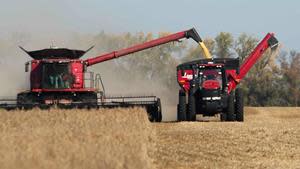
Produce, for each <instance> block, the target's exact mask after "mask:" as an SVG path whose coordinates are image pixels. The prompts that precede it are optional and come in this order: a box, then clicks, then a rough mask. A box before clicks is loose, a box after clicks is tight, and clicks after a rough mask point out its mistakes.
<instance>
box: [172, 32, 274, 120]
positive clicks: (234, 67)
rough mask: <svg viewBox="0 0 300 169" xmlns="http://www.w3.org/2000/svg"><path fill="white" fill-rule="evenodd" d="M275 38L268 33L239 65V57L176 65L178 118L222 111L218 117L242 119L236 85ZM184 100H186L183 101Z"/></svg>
mask: <svg viewBox="0 0 300 169" xmlns="http://www.w3.org/2000/svg"><path fill="white" fill-rule="evenodd" d="M277 46H278V41H277V39H276V38H275V37H274V34H272V33H269V34H267V35H266V36H265V38H264V39H263V40H262V41H261V42H260V43H259V44H258V45H257V47H256V48H255V49H254V51H253V52H252V53H251V54H250V55H249V56H248V57H247V58H246V59H245V61H244V63H243V64H242V66H239V59H233V58H218V59H213V58H211V59H201V60H196V61H192V62H188V63H183V64H181V65H179V66H177V80H178V83H179V85H180V87H181V89H180V90H179V103H178V105H177V117H178V121H185V120H187V121H195V120H196V114H203V115H204V116H214V115H215V114H217V113H220V114H221V121H235V120H236V121H244V109H243V108H244V107H243V106H244V105H243V95H242V91H241V89H240V88H237V89H236V87H237V85H238V84H239V83H240V81H241V80H242V79H243V78H244V77H245V75H246V74H247V73H248V72H249V70H250V69H251V68H252V66H253V65H254V64H255V63H256V62H257V60H258V59H259V58H260V57H261V56H262V55H263V53H264V52H265V51H266V50H267V49H268V48H271V49H272V50H274V49H276V48H277ZM186 101H187V102H188V103H186Z"/></svg>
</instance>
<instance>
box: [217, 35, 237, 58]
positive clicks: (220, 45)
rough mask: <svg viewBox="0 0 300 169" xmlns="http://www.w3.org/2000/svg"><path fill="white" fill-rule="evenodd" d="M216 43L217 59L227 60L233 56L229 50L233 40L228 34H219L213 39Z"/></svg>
mask: <svg viewBox="0 0 300 169" xmlns="http://www.w3.org/2000/svg"><path fill="white" fill-rule="evenodd" d="M215 41H216V56H217V57H219V58H229V57H231V56H232V55H233V54H232V52H231V49H232V47H233V42H234V39H233V37H232V35H231V34H230V33H228V32H221V33H220V34H219V35H217V37H216V38H215Z"/></svg>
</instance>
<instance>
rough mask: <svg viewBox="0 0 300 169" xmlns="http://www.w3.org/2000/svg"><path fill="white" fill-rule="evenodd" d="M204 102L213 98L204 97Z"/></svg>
mask: <svg viewBox="0 0 300 169" xmlns="http://www.w3.org/2000/svg"><path fill="white" fill-rule="evenodd" d="M202 100H211V97H203V98H202Z"/></svg>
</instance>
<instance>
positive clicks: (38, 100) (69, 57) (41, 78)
mask: <svg viewBox="0 0 300 169" xmlns="http://www.w3.org/2000/svg"><path fill="white" fill-rule="evenodd" d="M182 38H192V39H194V40H195V41H196V42H198V43H201V42H202V40H201V39H200V37H199V35H198V33H197V32H196V30H195V29H190V30H187V31H182V32H178V33H175V34H171V35H168V36H165V37H161V38H158V39H155V40H151V41H148V42H145V43H142V44H138V45H135V46H132V47H129V48H126V49H121V50H118V51H113V52H111V53H107V54H103V55H100V56H97V57H94V58H89V59H86V60H82V59H80V57H82V56H83V55H84V54H85V53H86V52H88V51H89V50H90V49H91V48H90V49H88V50H87V51H82V50H71V49H65V48H58V49H54V48H50V49H43V50H37V51H27V50H25V49H23V48H22V47H21V49H22V50H23V51H25V52H26V53H27V54H28V55H29V56H30V57H31V58H32V59H33V60H31V61H29V62H27V63H26V68H25V69H26V71H29V68H30V90H28V91H25V92H22V93H19V94H18V95H17V100H16V104H9V103H7V102H6V103H2V104H0V107H3V108H7V109H11V108H25V109H27V108H32V107H40V108H49V107H50V106H52V105H57V106H59V107H65V108H74V107H77V108H84V107H87V108H103V107H104V108H113V107H132V106H143V107H145V108H146V109H147V112H148V114H149V118H150V120H151V121H161V119H162V115H161V103H160V99H159V98H157V97H155V96H136V97H106V96H105V92H104V91H105V90H104V86H103V83H102V80H101V77H100V75H99V74H97V75H96V76H94V73H93V72H87V67H89V66H92V65H94V64H98V63H101V62H104V61H107V60H111V59H116V58H118V57H121V56H126V55H128V54H131V53H134V52H138V51H142V50H145V49H148V48H152V47H155V46H158V45H162V44H165V43H168V42H172V41H178V40H180V39H182ZM101 85H102V89H103V90H102V91H101V90H99V88H100V86H101ZM4 100H5V99H2V101H4Z"/></svg>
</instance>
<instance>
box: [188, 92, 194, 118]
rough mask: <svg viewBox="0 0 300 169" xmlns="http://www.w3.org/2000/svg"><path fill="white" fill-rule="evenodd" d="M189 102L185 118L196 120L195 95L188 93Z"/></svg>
mask: <svg viewBox="0 0 300 169" xmlns="http://www.w3.org/2000/svg"><path fill="white" fill-rule="evenodd" d="M188 100H189V103H188V112H187V120H188V121H196V102H195V96H194V95H192V94H189V98H188Z"/></svg>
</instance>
